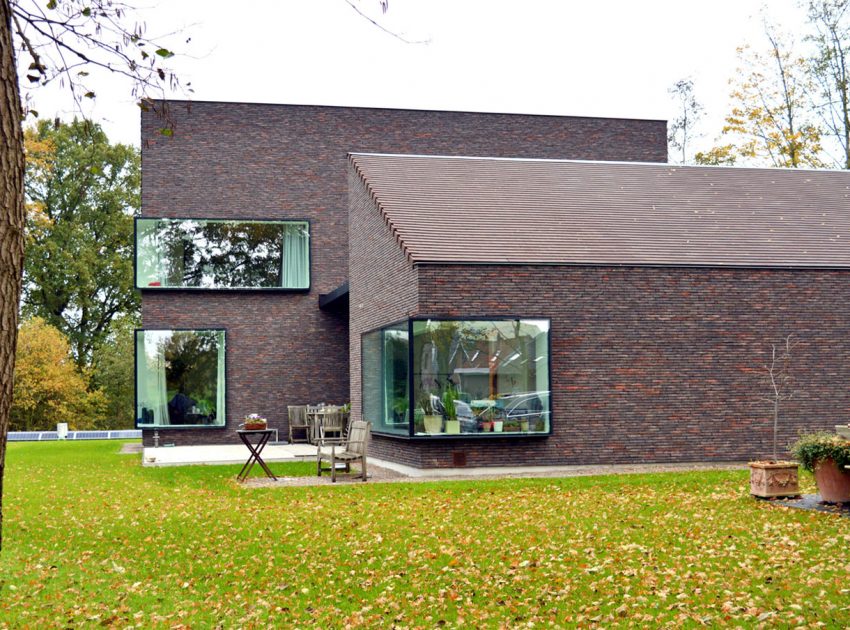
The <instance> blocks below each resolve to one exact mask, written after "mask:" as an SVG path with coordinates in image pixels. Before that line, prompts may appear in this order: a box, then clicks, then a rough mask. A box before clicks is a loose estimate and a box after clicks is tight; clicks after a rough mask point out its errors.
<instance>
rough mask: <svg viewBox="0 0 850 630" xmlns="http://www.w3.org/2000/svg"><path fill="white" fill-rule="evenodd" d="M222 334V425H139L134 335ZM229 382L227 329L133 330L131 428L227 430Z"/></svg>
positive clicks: (136, 348) (136, 352)
mask: <svg viewBox="0 0 850 630" xmlns="http://www.w3.org/2000/svg"><path fill="white" fill-rule="evenodd" d="M148 331H151V332H222V333H224V422H223V423H222V424H174V425H168V426H162V425H157V426H151V425H147V424H142V425H140V424H139V344H138V343H137V339H136V334H137V333H139V332H148ZM229 382H230V377H229V375H228V368H227V328H221V327H218V328H215V327H207V328H185V327H181V328H164V327H157V328H145V327H142V328H134V329H133V426H135V428H136V429H141V430H142V431H197V430H202V431H221V430H224V429H226V428H227V419H228V417H229V414H228V411H229V410H228V405H229V404H230V396H228V391H227V384H228V383H229Z"/></svg>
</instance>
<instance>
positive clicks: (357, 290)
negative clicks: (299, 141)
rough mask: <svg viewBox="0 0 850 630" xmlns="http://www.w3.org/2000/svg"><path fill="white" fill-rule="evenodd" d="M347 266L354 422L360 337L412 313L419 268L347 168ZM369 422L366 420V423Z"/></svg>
mask: <svg viewBox="0 0 850 630" xmlns="http://www.w3.org/2000/svg"><path fill="white" fill-rule="evenodd" d="M348 177H349V181H350V191H351V195H350V199H349V211H350V215H349V216H350V221H351V224H350V234H351V252H352V256H351V261H350V264H349V274H350V278H349V287H350V293H349V333H350V339H351V344H350V355H349V365H350V374H351V409H352V419H359V418H360V417H361V415H362V414H361V411H362V408H361V394H362V392H361V380H360V373H361V371H360V362H361V342H360V340H361V336H362V334H363V333H364V332H368V331H370V330H374V329H375V328H379V327H381V326H384V325H386V324H391V323H393V322H397V321H399V320H402V319H405V318H407V317H410V316H412V315H414V314H415V313H416V303H417V292H418V286H419V284H418V281H417V269H415V268H413V267H411V265H410V264H409V263H408V261H407V258H406V257H405V255H404V253H403V252H402V250H401V247H400V246H399V244H398V243H397V242H396V240H395V238H393V236H392V235H391V233H390V230H389V228H388V227H387V225H386V223H384V221H383V219H382V218H381V215H380V213H379V212H378V210H377V208H376V207H375V204H374V202H373V201H372V199H371V198H370V197H369V195H368V193H367V192H366V188H365V187H364V186H363V185H361V184H360V178H359V176H358V175H357V173H356V172H355V171H354V169H353V168H351V167H350V166H349V174H348ZM368 419H369V418H367V420H368Z"/></svg>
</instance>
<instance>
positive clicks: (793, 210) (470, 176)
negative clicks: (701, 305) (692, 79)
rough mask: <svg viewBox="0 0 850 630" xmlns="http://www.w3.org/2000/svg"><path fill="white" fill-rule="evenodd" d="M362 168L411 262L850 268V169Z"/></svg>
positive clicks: (490, 162) (420, 162)
mask: <svg viewBox="0 0 850 630" xmlns="http://www.w3.org/2000/svg"><path fill="white" fill-rule="evenodd" d="M350 159H351V162H352V164H353V166H354V168H355V169H356V171H357V173H358V174H359V176H360V178H361V179H362V181H363V183H364V185H365V186H366V187H367V189H368V191H369V193H370V195H371V196H372V198H373V199H374V200H375V202H376V203H377V205H378V208H379V209H380V211H381V213H382V214H383V216H384V220H385V221H386V222H387V224H388V225H389V226H390V229H391V230H392V232H393V234H394V235H395V237H396V238H397V239H398V241H399V243H400V245H401V247H402V248H403V249H404V251H405V253H406V254H407V256H408V257H409V259H410V261H411V262H413V263H428V262H438V263H440V262H441V263H449V262H458V263H540V264H599V265H609V264H614V265H672V266H689V265H697V266H710V267H715V266H718V267H804V268H805V267H826V268H843V267H850V173H848V172H847V171H826V170H792V169H754V168H721V167H682V166H672V165H666V164H635V163H610V162H579V161H560V160H511V159H490V158H456V157H427V156H401V155H373V154H352V155H351V156H350Z"/></svg>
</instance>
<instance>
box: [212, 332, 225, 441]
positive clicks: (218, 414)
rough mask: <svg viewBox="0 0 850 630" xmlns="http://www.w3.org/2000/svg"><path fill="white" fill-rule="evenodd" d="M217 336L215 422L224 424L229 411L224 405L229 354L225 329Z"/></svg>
mask: <svg viewBox="0 0 850 630" xmlns="http://www.w3.org/2000/svg"><path fill="white" fill-rule="evenodd" d="M216 337H217V338H218V373H217V374H216V377H217V378H216V397H215V424H216V425H224V423H225V421H226V411H227V409H226V408H225V406H224V405H225V402H224V392H225V390H226V389H227V383H225V382H224V371H225V370H224V358H225V355H226V354H227V353H226V352H225V347H224V343H225V338H224V331H223V330H222V331H219V332H218V333H217V334H216Z"/></svg>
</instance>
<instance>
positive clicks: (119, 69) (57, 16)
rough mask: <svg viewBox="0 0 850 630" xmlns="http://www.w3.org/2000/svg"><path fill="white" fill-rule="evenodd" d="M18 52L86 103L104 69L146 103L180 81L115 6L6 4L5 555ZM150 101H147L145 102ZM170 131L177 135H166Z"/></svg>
mask: <svg viewBox="0 0 850 630" xmlns="http://www.w3.org/2000/svg"><path fill="white" fill-rule="evenodd" d="M16 48H17V49H18V50H20V51H21V52H22V54H23V55H24V56H25V57H26V58H28V61H29V64H28V71H27V72H26V74H25V77H23V78H25V79H26V82H27V84H28V85H34V86H37V85H44V84H45V83H49V82H51V81H54V80H57V79H59V80H60V82H61V83H62V84H63V85H64V86H65V88H66V89H68V90H69V92H70V94H71V95H72V97H73V98H74V99H75V100H76V101H77V102H78V103H79V102H80V101H81V100H82V99H85V98H94V96H95V92H94V90H92V89H91V88H90V87H88V86H87V85H86V82H87V80H88V77H89V72H90V70H91V69H93V68H99V69H101V70H103V71H106V72H109V73H112V74H114V75H121V76H124V77H126V78H127V79H129V80H130V81H131V83H132V86H133V87H132V88H131V91H132V93H133V94H134V95H136V96H138V97H139V98H142V99H145V97H148V96H150V94H151V92H153V91H157V93H159V92H158V90H159V89H160V88H162V87H163V86H164V85H168V86H172V87H175V86H176V85H177V78H176V76H175V75H174V74H173V73H172V72H171V71H170V70H169V69H168V68H167V66H165V65H164V62H165V60H167V59H168V58H170V57H171V56H172V53H171V52H170V51H169V50H168V49H166V48H164V47H162V46H158V45H156V44H155V43H154V42H152V41H151V40H149V39H148V38H147V37H146V36H145V33H144V24H142V23H140V22H138V21H135V20H134V19H133V16H132V14H131V12H130V11H129V8H128V7H127V6H126V5H125V4H123V3H120V2H113V0H62V1H59V0H47V2H46V3H43V2H39V1H38V0H0V549H2V541H3V538H2V495H3V473H4V471H5V466H6V434H7V432H8V429H9V417H10V411H11V404H12V403H11V401H12V389H13V372H14V365H15V346H16V342H17V334H18V332H17V331H18V306H19V300H20V295H21V286H22V280H21V278H22V274H23V266H24V222H25V212H24V138H23V131H22V128H21V121H22V116H23V111H24V108H23V106H22V102H21V89H20V84H19V81H18V75H17V71H16V59H15V50H16ZM143 102H144V100H143ZM165 131H166V132H168V131H170V129H166V130H165Z"/></svg>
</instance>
